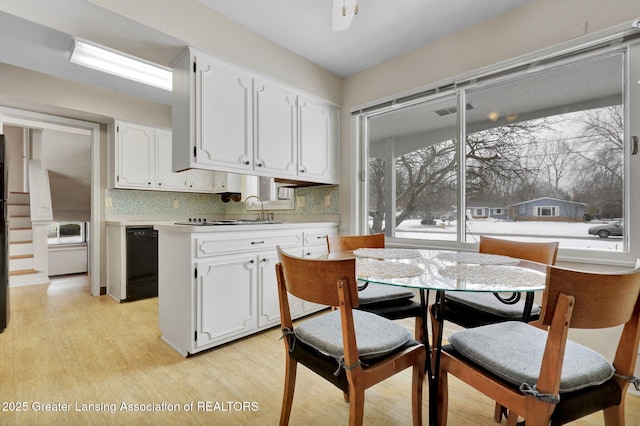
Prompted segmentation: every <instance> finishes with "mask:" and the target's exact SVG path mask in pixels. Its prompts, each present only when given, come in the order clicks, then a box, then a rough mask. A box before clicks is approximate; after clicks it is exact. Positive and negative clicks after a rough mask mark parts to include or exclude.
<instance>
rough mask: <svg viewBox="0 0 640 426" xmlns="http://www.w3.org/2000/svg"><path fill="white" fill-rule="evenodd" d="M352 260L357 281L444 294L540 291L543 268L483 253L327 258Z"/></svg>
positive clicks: (397, 252) (392, 252) (367, 252)
mask: <svg viewBox="0 0 640 426" xmlns="http://www.w3.org/2000/svg"><path fill="white" fill-rule="evenodd" d="M348 256H354V257H355V258H356V275H357V278H358V281H365V282H370V283H378V284H386V285H394V286H400V287H411V288H417V289H426V290H444V291H486V292H521V291H538V290H543V289H544V286H545V280H546V266H545V265H542V264H539V263H535V262H529V261H524V260H520V259H515V258H512V257H508V256H499V255H492V254H484V253H471V252H457V251H445V250H418V249H387V248H385V249H359V250H356V251H354V252H351V253H346V252H345V253H342V254H341V255H339V254H338V253H336V254H335V255H329V256H328V258H338V257H342V258H344V257H348Z"/></svg>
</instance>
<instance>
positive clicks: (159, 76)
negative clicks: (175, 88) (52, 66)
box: [69, 39, 172, 91]
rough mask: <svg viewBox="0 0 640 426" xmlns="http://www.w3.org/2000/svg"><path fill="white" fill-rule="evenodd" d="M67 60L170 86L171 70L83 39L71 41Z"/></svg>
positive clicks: (145, 82)
mask: <svg viewBox="0 0 640 426" xmlns="http://www.w3.org/2000/svg"><path fill="white" fill-rule="evenodd" d="M69 61H71V62H73V63H74V64H78V65H83V66H85V67H88V68H93V69H94V70H98V71H102V72H106V73H109V74H113V75H117V76H119V77H124V78H128V79H129V80H134V81H137V82H139V83H144V84H148V85H150V86H155V87H159V88H160V89H164V90H169V91H171V88H172V73H171V70H169V69H167V68H163V67H160V66H158V65H154V64H152V63H150V62H146V61H143V60H142V59H139V58H136V57H133V56H130V55H127V54H126V53H122V52H118V51H116V50H113V49H109V48H107V47H103V46H98V45H96V44H93V43H89V42H87V41H84V40H78V39H75V40H74V41H73V50H72V51H71V57H70V58H69Z"/></svg>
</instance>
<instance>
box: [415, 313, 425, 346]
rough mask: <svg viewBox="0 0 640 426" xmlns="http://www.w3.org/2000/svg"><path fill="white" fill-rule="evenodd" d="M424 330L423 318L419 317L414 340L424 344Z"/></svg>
mask: <svg viewBox="0 0 640 426" xmlns="http://www.w3.org/2000/svg"><path fill="white" fill-rule="evenodd" d="M423 330H424V321H422V317H421V316H417V317H416V324H415V326H414V330H413V334H414V339H416V340H417V341H418V342H420V343H424V339H425V336H423V335H422V332H423Z"/></svg>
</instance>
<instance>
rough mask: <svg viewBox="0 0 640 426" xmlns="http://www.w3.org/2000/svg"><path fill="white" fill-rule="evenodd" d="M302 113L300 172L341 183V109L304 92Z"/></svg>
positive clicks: (309, 177)
mask: <svg viewBox="0 0 640 426" xmlns="http://www.w3.org/2000/svg"><path fill="white" fill-rule="evenodd" d="M298 114H299V126H300V143H299V145H298V149H299V156H298V158H299V161H298V163H299V164H298V176H299V177H300V178H304V179H305V180H308V181H312V182H325V183H334V184H337V183H339V180H340V177H339V174H338V171H339V168H340V166H339V161H338V150H339V146H338V140H339V139H338V131H339V109H338V108H336V107H333V106H332V105H328V104H323V103H320V102H316V101H313V100H311V99H308V98H305V97H303V96H300V97H298Z"/></svg>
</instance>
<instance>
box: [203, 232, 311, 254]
mask: <svg viewBox="0 0 640 426" xmlns="http://www.w3.org/2000/svg"><path fill="white" fill-rule="evenodd" d="M195 245H196V246H195V255H196V257H207V256H213V255H219V254H231V253H240V252H246V251H262V250H273V249H275V248H276V246H280V247H282V248H291V247H297V246H301V245H302V238H301V233H300V232H273V233H267V232H265V233H237V234H236V233H225V235H221V236H206V237H205V236H202V237H200V236H198V237H195Z"/></svg>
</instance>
